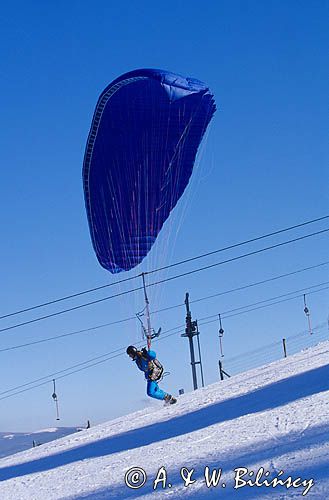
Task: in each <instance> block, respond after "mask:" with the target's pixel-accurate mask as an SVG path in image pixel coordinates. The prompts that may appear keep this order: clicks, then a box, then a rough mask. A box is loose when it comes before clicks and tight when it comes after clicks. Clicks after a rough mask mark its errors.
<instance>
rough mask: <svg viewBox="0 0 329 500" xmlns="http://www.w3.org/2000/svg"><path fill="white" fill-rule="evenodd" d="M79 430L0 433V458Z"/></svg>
mask: <svg viewBox="0 0 329 500" xmlns="http://www.w3.org/2000/svg"><path fill="white" fill-rule="evenodd" d="M80 430H81V427H54V428H51V429H43V430H41V431H36V432H0V458H3V457H7V456H8V455H13V454H14V453H18V452H20V451H24V450H29V449H30V448H33V447H34V446H39V445H41V444H43V443H49V441H54V439H58V438H61V437H64V436H67V435H68V434H73V433H74V432H77V431H80Z"/></svg>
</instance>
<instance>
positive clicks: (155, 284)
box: [0, 228, 329, 333]
mask: <svg viewBox="0 0 329 500" xmlns="http://www.w3.org/2000/svg"><path fill="white" fill-rule="evenodd" d="M328 231H329V228H327V229H323V230H321V231H317V232H315V233H310V234H307V235H304V236H300V237H298V238H294V239H292V240H288V241H284V242H281V243H277V244H275V245H271V246H269V247H264V248H261V249H259V250H254V251H252V252H248V253H246V254H242V255H238V256H236V257H232V258H230V259H227V260H224V261H220V262H216V263H214V264H210V265H208V266H204V267H200V268H197V269H193V270H192V271H187V272H185V273H182V274H178V275H175V276H171V277H169V278H165V279H163V280H160V281H156V282H153V283H149V284H148V285H147V286H148V287H151V286H157V285H160V284H163V283H167V282H169V281H172V280H175V279H178V278H182V277H185V276H188V275H192V274H194V273H197V272H201V271H205V270H208V269H212V268H214V267H217V266H219V265H223V264H228V263H230V262H235V261H237V260H240V259H242V258H245V257H250V256H252V255H257V254H260V253H262V252H264V251H268V250H272V249H274V248H279V247H282V246H284V245H288V244H291V243H296V242H298V241H301V240H304V239H306V238H310V237H313V236H317V235H320V234H323V233H326V232H328ZM150 273H151V272H149V273H144V274H150ZM143 289H144V287H143V286H142V287H137V288H133V289H130V290H125V291H124V292H120V293H117V294H114V295H110V296H107V297H103V298H101V299H97V300H93V301H91V302H87V303H84V304H80V305H77V306H74V307H70V308H68V309H63V310H61V311H57V312H55V313H51V314H47V315H45V316H41V317H38V318H34V319H31V320H29V321H24V322H22V323H17V324H15V325H11V326H8V327H5V328H2V329H0V333H2V332H5V331H9V330H13V329H15V328H19V327H21V326H26V325H29V324H32V323H36V322H38V321H42V320H45V319H48V318H52V317H55V316H58V315H60V314H64V313H68V312H71V311H75V310H78V309H82V308H84V307H88V306H91V305H95V304H99V303H101V302H105V301H107V300H110V299H113V298H117V297H120V296H123V295H127V294H129V293H133V292H136V291H139V290H143Z"/></svg>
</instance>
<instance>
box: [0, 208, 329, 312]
mask: <svg viewBox="0 0 329 500" xmlns="http://www.w3.org/2000/svg"><path fill="white" fill-rule="evenodd" d="M328 218H329V215H324V216H323V217H318V218H317V219H312V220H309V221H305V222H302V223H300V224H295V225H293V226H289V227H286V228H283V229H279V230H277V231H273V232H271V233H267V234H263V235H261V236H256V237H254V238H251V239H249V240H244V241H241V242H238V243H234V244H232V245H229V246H227V247H223V248H219V249H217V250H213V251H211V252H207V253H204V254H201V255H197V256H195V257H190V258H188V259H185V260H182V261H179V262H175V263H173V264H169V265H168V266H165V267H161V268H158V269H153V270H152V271H148V272H145V273H144V274H153V273H156V272H159V271H162V270H164V269H169V268H171V267H176V266H179V265H181V264H186V263H187V262H192V261H194V260H198V259H202V258H204V257H209V256H210V255H214V254H216V253H219V252H224V251H226V250H231V249H233V248H237V247H240V246H243V245H247V244H248V243H253V242H256V241H259V240H262V239H265V238H269V237H271V236H276V235H278V234H281V233H284V232H287V231H292V230H293V229H298V228H301V227H303V226H307V225H309V224H314V223H315V222H320V221H323V220H325V219H328ZM141 276H142V274H138V275H135V276H131V277H129V278H124V279H122V280H120V281H116V282H114V283H107V284H105V285H100V286H97V287H93V288H89V289H87V290H83V291H81V292H76V293H73V294H70V295H65V296H63V297H59V298H57V299H53V300H49V301H47V302H43V303H41V304H37V305H34V306H31V307H26V308H24V309H20V310H18V311H14V312H11V313H8V314H4V315H2V316H0V319H5V318H9V317H11V316H16V315H18V314H22V313H25V312H29V311H33V310H35V309H38V308H41V307H46V306H49V305H52V304H56V303H59V302H62V301H65V300H69V299H73V298H76V297H79V296H81V295H85V294H88V293H92V292H96V291H99V290H102V289H104V288H108V287H111V286H114V285H119V284H122V283H125V282H127V281H131V280H134V279H136V278H140V277H141Z"/></svg>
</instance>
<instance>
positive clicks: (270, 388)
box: [0, 365, 329, 481]
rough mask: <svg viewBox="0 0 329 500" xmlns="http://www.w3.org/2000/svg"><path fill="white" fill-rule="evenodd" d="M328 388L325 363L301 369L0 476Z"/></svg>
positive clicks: (167, 435)
mask: <svg viewBox="0 0 329 500" xmlns="http://www.w3.org/2000/svg"><path fill="white" fill-rule="evenodd" d="M328 389H329V365H325V366H322V367H320V368H316V369H313V370H310V371H308V372H303V373H302V374H299V375H295V376H292V377H289V378H288V379H284V380H281V381H279V382H275V383H272V384H269V385H267V386H265V387H262V388H260V389H257V390H255V391H252V392H249V393H248V394H244V395H242V396H237V397H234V398H232V399H228V400H224V401H220V402H218V403H213V404H211V405H207V406H205V407H203V408H200V409H198V410H195V411H191V412H190V413H187V414H184V415H180V416H177V417H173V418H172V419H170V420H168V421H165V422H159V423H155V424H150V425H147V426H144V427H141V428H137V429H134V430H131V431H127V432H124V433H122V434H118V435H115V436H111V437H108V438H104V439H100V440H99V441H96V442H95V441H94V442H91V443H88V444H85V445H82V446H78V447H76V448H74V449H70V450H66V451H63V452H61V453H57V454H54V455H50V456H46V457H44V458H38V459H36V460H32V461H30V462H25V463H22V464H17V465H13V466H8V467H3V468H1V469H0V480H1V481H4V480H7V479H10V478H14V477H19V476H24V475H26V474H33V473H37V472H41V471H47V470H51V469H55V468H56V467H61V466H63V465H67V464H71V463H74V462H78V461H81V460H86V459H89V458H97V457H102V456H106V455H111V454H114V453H118V452H121V451H124V450H129V449H135V448H139V447H141V446H147V445H149V444H152V443H156V442H157V441H162V440H164V439H172V438H175V437H176V436H179V435H182V434H186V433H190V432H193V431H197V430H199V429H202V428H204V427H207V426H210V425H213V424H217V423H220V422H225V421H228V420H233V419H236V418H239V417H242V416H244V415H248V414H252V413H258V412H262V411H265V410H270V409H273V408H277V407H279V406H282V405H285V404H287V403H291V402H293V401H296V400H298V399H301V398H304V397H307V396H311V395H312V394H316V393H319V392H322V391H326V390H328Z"/></svg>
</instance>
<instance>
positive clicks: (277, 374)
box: [0, 342, 329, 500]
mask: <svg viewBox="0 0 329 500" xmlns="http://www.w3.org/2000/svg"><path fill="white" fill-rule="evenodd" d="M133 468H134V469H135V471H133V470H132V469H133ZM208 468H209V469H208ZM247 469H248V473H247V471H246V470H247ZM143 471H144V472H143ZM282 471H283V472H282ZM215 473H217V479H219V481H218V484H217V486H215V481H214V480H215V479H216V477H215ZM220 473H221V475H220ZM248 474H249V475H248ZM211 476H212V479H213V482H212V485H210V484H209V482H210V481H211ZM256 476H257V477H256ZM0 479H1V481H2V482H1V483H0V498H1V499H4V500H11V499H15V500H16V499H17V500H18V499H20V500H25V499H31V500H32V499H33V500H51V499H71V500H73V499H88V500H98V499H122V500H123V499H129V498H139V499H149V498H152V499H153V498H157V499H166V498H168V499H170V500H172V499H176V498H181V497H182V496H183V495H189V498H190V499H191V500H194V499H195V500H202V499H207V500H208V499H210V498H223V499H224V498H225V499H228V498H232V499H235V498H243V499H244V498H248V499H252V498H261V499H267V498H271V499H272V498H273V499H288V498H294V499H295V498H303V496H302V495H303V494H304V496H305V497H306V498H312V499H318V500H326V499H328V498H329V342H324V343H321V344H319V345H318V346H317V347H314V348H312V349H308V350H306V351H304V352H302V353H299V354H296V355H294V356H291V357H289V358H287V359H283V360H281V361H278V362H275V363H272V364H271V365H268V366H265V367H262V368H258V369H255V370H252V371H249V372H247V373H243V374H240V375H237V376H235V377H232V378H231V379H228V380H226V381H224V382H218V383H216V384H213V385H211V386H209V387H206V388H204V389H200V390H198V391H195V392H193V393H190V394H185V395H184V396H182V397H180V398H179V402H178V403H177V405H175V406H171V407H163V406H162V403H159V405H158V406H157V407H154V406H152V407H148V408H146V409H145V410H143V411H139V412H136V413H134V414H131V415H128V416H126V417H121V418H118V419H116V420H113V421H111V422H108V423H106V424H102V425H99V426H97V427H94V428H91V429H89V430H84V431H82V432H79V433H76V434H73V435H70V436H67V437H65V438H62V439H59V440H57V441H53V442H51V443H48V444H44V445H42V446H39V447H38V448H34V449H31V450H28V451H25V452H22V453H19V454H17V455H14V456H10V457H7V458H3V459H1V460H0ZM125 480H126V481H127V482H129V483H130V484H131V486H134V488H132V487H128V486H127V485H126V484H125ZM144 480H145V484H144V485H143V486H142V487H140V488H139V487H138V486H139V484H138V481H141V482H144ZM188 480H190V482H191V483H192V482H193V481H194V482H193V484H190V485H188V486H187V483H188ZM248 480H249V481H250V483H249V484H248V483H247V481H248ZM279 480H281V483H279V482H278V481H279ZM207 481H208V485H207V484H206V483H207ZM265 481H267V483H266V482H265ZM282 482H284V485H282ZM266 484H268V486H266ZM154 488H155V489H154Z"/></svg>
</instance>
